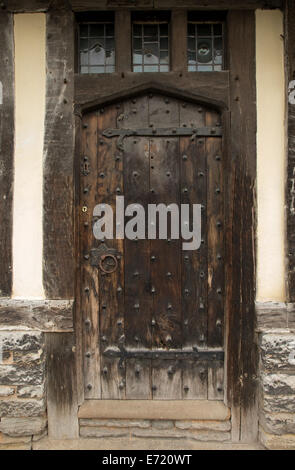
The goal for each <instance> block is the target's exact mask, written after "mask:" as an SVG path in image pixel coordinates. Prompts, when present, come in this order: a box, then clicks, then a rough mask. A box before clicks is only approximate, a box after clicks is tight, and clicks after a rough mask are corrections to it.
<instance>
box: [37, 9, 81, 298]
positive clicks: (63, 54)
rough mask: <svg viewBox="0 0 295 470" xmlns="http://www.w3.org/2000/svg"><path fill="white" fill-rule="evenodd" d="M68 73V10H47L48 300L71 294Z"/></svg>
mask: <svg viewBox="0 0 295 470" xmlns="http://www.w3.org/2000/svg"><path fill="white" fill-rule="evenodd" d="M73 73H74V28H73V14H72V12H71V11H70V10H66V9H65V10H54V9H51V10H50V12H49V13H48V14H47V91H46V118H45V140H44V189H43V199H44V202H43V208H44V219H43V220H44V223H43V232H44V239H43V241H44V254H43V257H44V258H43V282H44V289H45V293H46V296H47V298H50V299H62V298H66V299H67V298H73V297H74V275H75V257H74V218H73V202H74V185H73V171H74V115H73V95H74V81H73ZM57 240H58V243H57Z"/></svg>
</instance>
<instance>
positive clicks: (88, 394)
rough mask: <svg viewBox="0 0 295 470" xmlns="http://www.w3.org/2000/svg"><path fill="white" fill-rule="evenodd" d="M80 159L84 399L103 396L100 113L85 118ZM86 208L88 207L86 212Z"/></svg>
mask: <svg viewBox="0 0 295 470" xmlns="http://www.w3.org/2000/svg"><path fill="white" fill-rule="evenodd" d="M82 127H83V130H82V154H81V156H80V203H79V209H80V210H79V219H80V238H81V246H80V263H81V271H82V272H81V294H80V295H81V306H80V309H81V313H82V321H83V326H82V328H83V330H82V331H83V364H84V395H85V398H100V397H101V380H100V356H99V348H98V343H99V316H98V312H99V285H98V273H97V267H93V266H91V264H90V258H89V256H90V250H91V249H92V248H93V247H94V246H97V245H98V242H97V241H96V240H95V239H94V236H93V232H92V213H93V209H94V206H95V202H96V198H97V147H98V146H97V141H98V139H97V113H91V114H88V115H86V116H85V117H84V118H83V126H82ZM83 208H84V209H85V208H87V211H86V212H83Z"/></svg>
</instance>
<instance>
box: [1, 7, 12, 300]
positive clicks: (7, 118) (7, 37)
mask: <svg viewBox="0 0 295 470" xmlns="http://www.w3.org/2000/svg"><path fill="white" fill-rule="evenodd" d="M13 34H14V33H13V16H12V15H11V14H10V13H7V12H5V11H1V10H0V44H1V47H0V87H1V88H0V97H1V98H0V220H1V223H0V240H1V243H0V259H1V263H0V297H2V296H3V297H5V296H10V295H11V290H12V203H13V168H14V165H13V157H14V38H13Z"/></svg>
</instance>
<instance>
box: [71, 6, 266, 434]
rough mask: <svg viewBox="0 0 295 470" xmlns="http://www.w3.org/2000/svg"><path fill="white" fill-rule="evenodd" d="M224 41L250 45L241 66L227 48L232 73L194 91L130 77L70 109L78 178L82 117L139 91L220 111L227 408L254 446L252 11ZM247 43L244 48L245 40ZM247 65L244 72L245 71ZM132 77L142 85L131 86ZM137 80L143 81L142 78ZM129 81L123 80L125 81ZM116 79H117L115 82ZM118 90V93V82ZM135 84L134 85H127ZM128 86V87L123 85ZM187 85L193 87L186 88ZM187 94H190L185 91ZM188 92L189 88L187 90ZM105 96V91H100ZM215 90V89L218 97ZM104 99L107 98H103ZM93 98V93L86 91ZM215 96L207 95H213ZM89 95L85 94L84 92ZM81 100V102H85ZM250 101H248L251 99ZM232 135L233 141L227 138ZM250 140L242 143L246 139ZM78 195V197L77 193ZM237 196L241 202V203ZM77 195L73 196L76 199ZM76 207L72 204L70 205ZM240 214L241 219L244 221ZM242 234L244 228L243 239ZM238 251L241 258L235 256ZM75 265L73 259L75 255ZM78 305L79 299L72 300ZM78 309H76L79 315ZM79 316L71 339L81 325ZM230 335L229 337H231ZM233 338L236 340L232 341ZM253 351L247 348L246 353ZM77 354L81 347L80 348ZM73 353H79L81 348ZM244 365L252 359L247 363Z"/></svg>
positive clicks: (158, 78) (235, 21) (233, 17)
mask: <svg viewBox="0 0 295 470" xmlns="http://www.w3.org/2000/svg"><path fill="white" fill-rule="evenodd" d="M228 34H229V37H230V38H231V37H232V38H234V37H237V38H238V39H239V41H237V43H238V44H240V46H241V45H242V44H243V41H246V39H247V40H248V42H249V43H250V45H249V48H248V52H247V57H246V60H245V62H243V63H241V61H240V60H238V56H239V51H240V50H239V48H238V47H237V45H236V42H235V41H232V44H233V47H232V48H229V56H230V57H229V61H230V64H231V68H230V72H224V73H222V72H221V75H218V74H219V73H211V74H210V73H208V74H206V77H205V76H204V75H203V76H202V73H194V78H195V79H196V77H197V76H198V78H199V80H200V81H199V83H198V82H197V80H196V81H193V84H194V87H193V91H188V92H183V91H182V90H183V88H185V87H184V86H183V85H184V82H187V83H188V82H190V76H189V74H182V73H181V74H179V73H177V72H171V73H169V75H170V78H171V81H173V79H174V81H175V83H176V84H177V85H180V86H179V88H178V87H167V75H168V74H165V76H164V75H161V74H157V75H156V74H153V80H154V81H153V82H152V83H151V82H150V81H149V76H150V74H148V76H147V75H146V74H133V76H132V74H131V73H130V74H129V75H128V76H127V77H126V75H124V77H121V78H122V79H125V80H124V88H123V91H117V92H116V90H115V91H114V92H113V93H110V94H109V95H108V94H104V95H103V94H101V92H100V93H99V88H98V80H97V79H96V80H97V81H96V87H95V89H96V96H95V98H94V99H93V98H92V99H91V100H88V101H83V102H81V103H78V104H76V108H75V114H76V175H79V167H80V164H79V162H80V152H79V149H80V135H81V121H82V116H83V114H86V113H87V112H90V111H93V110H95V109H97V108H98V107H100V106H101V107H102V106H105V105H107V104H110V103H112V102H116V101H118V100H122V99H127V98H130V97H131V96H135V95H138V94H140V93H142V92H143V91H145V92H150V91H153V92H159V93H165V94H167V95H170V96H174V97H179V98H182V99H185V100H192V101H194V102H197V103H198V104H200V103H203V104H206V105H207V106H208V105H209V106H211V107H213V108H214V107H215V109H216V108H217V109H218V110H219V111H221V112H222V121H223V127H224V145H225V146H226V151H225V152H224V155H225V156H227V158H226V159H225V170H226V171H225V172H224V174H225V178H226V180H227V181H226V185H225V187H226V188H227V192H226V194H225V210H226V211H227V214H226V220H225V230H226V247H225V248H226V299H225V305H226V308H225V358H226V359H225V370H226V375H225V384H226V389H225V390H226V396H225V403H226V404H227V405H228V406H230V407H231V413H232V426H233V440H235V441H240V440H242V441H245V442H246V441H255V440H256V439H257V427H258V410H257V393H256V389H257V387H256V374H257V345H256V338H255V305H254V299H255V184H256V170H255V168H256V140H255V139H256V106H255V89H256V87H255V83H256V80H255V16H254V12H252V11H249V12H241V13H240V12H238V11H234V12H230V13H229V21H228ZM249 38H250V41H249ZM249 64H251V66H250V69H248V67H249ZM225 74H226V78H227V79H228V86H227V87H226V86H225V87H224V89H223V90H222V93H221V95H222V96H223V99H222V100H216V97H215V96H214V89H213V93H212V91H211V92H210V91H209V87H206V91H205V93H206V92H207V95H206V94H204V88H202V85H204V79H208V80H210V78H212V80H214V78H221V77H222V75H223V78H225ZM134 75H137V77H138V78H139V79H141V81H142V83H141V84H140V85H139V86H137V87H132V86H131V85H130V84H132V82H133V80H132V78H133V77H134ZM140 75H141V76H140ZM126 78H127V80H126ZM117 79H118V77H117ZM83 82H84V90H85V88H86V89H87V88H88V89H89V87H90V85H89V84H90V83H91V82H93V84H94V80H93V78H92V77H81V76H77V77H76V93H77V95H78V96H79V93H81V91H83ZM120 82H121V83H119V84H118V85H117V86H118V87H120V86H122V80H121V81H120ZM133 83H134V82H133ZM128 84H129V86H128ZM190 85H191V83H190ZM188 88H189V87H188ZM190 88H192V85H191V86H190ZM105 90H108V87H107V86H106V87H105ZM219 91H220V90H219ZM105 93H106V91H105ZM91 94H92V97H93V88H92V87H91ZM212 94H213V96H212ZM89 96H90V93H89ZM84 98H85V95H84ZM251 98H252V99H251ZM229 129H234V130H235V132H236V135H235V136H233V133H232V132H231V133H230V132H229ZM247 139H248V140H247ZM76 192H77V191H76ZM241 195H242V197H241ZM76 196H78V194H76ZM76 206H77V204H76ZM243 215H244V220H242V216H243ZM245 228H246V229H247V231H246V233H245ZM241 252H242V254H243V256H241ZM77 266H79V254H78V255H77ZM233 276H234V279H233ZM77 300H78V299H77ZM79 310H80V306H79V304H78V302H77V311H79ZM78 317H79V316H78V315H77V319H76V321H77V323H76V331H77V340H78V336H80V339H79V341H81V338H82V335H81V334H80V335H79V334H78V332H80V333H81V331H82V328H83V325H81V319H80V321H79V318H78ZM231 332H235V335H233V334H232V333H231ZM233 336H234V337H233ZM251 346H252V347H251ZM80 348H81V344H80ZM80 348H78V349H80ZM79 358H80V362H78V363H79V367H80V372H78V377H79V380H78V383H79V384H80V386H81V384H83V375H82V362H83V361H82V359H83V358H82V355H81V352H80V354H79ZM249 358H250V360H249ZM79 396H80V403H82V402H83V390H81V389H80V393H79Z"/></svg>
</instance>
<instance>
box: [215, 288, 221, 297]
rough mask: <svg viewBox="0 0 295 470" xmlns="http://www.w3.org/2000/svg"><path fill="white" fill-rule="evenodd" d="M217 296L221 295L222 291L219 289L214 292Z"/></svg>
mask: <svg viewBox="0 0 295 470" xmlns="http://www.w3.org/2000/svg"><path fill="white" fill-rule="evenodd" d="M216 292H217V294H219V295H220V294H222V289H221V288H220V287H219V288H218V289H217V290H216Z"/></svg>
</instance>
